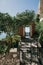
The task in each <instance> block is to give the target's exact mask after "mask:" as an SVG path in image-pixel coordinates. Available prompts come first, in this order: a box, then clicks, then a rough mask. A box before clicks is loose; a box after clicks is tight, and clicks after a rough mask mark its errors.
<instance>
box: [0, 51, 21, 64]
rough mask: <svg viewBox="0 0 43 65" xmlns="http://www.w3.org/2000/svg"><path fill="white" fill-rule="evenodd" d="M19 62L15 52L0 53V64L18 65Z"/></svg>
mask: <svg viewBox="0 0 43 65" xmlns="http://www.w3.org/2000/svg"><path fill="white" fill-rule="evenodd" d="M19 63H20V62H19V58H18V54H17V53H13V52H9V53H6V54H5V53H4V54H0V65H19Z"/></svg>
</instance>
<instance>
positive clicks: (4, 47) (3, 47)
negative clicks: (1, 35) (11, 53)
mask: <svg viewBox="0 0 43 65" xmlns="http://www.w3.org/2000/svg"><path fill="white" fill-rule="evenodd" d="M7 48H8V46H7V45H5V44H4V45H2V44H0V53H5V52H6V51H7Z"/></svg>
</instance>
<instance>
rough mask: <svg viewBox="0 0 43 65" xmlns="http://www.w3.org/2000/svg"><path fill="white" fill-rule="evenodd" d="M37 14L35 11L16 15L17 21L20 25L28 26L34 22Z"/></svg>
mask: <svg viewBox="0 0 43 65" xmlns="http://www.w3.org/2000/svg"><path fill="white" fill-rule="evenodd" d="M34 17H35V13H34V11H29V10H26V11H24V12H22V13H18V14H17V15H16V19H17V20H18V22H17V23H18V24H19V25H27V24H29V23H30V22H32V21H34Z"/></svg>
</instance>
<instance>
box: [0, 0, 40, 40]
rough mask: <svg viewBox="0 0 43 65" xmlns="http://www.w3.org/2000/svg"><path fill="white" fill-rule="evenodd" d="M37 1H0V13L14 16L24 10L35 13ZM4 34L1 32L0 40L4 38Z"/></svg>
mask: <svg viewBox="0 0 43 65" xmlns="http://www.w3.org/2000/svg"><path fill="white" fill-rule="evenodd" d="M38 3H39V0H0V12H2V13H9V14H10V15H11V16H15V15H16V14H17V13H18V12H19V13H20V12H22V11H25V10H34V11H35V12H37V9H38ZM5 36H6V34H5V33H4V32H3V33H2V34H1V35H0V39H2V38H4V37H5Z"/></svg>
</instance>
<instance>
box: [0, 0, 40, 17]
mask: <svg viewBox="0 0 43 65" xmlns="http://www.w3.org/2000/svg"><path fill="white" fill-rule="evenodd" d="M38 3H39V0H0V12H4V13H9V14H10V15H11V16H15V15H16V14H17V13H18V12H19V13H20V12H22V11H25V10H34V11H35V12H37V9H38Z"/></svg>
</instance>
